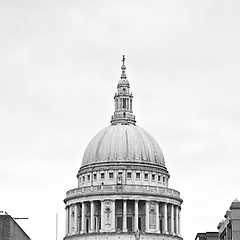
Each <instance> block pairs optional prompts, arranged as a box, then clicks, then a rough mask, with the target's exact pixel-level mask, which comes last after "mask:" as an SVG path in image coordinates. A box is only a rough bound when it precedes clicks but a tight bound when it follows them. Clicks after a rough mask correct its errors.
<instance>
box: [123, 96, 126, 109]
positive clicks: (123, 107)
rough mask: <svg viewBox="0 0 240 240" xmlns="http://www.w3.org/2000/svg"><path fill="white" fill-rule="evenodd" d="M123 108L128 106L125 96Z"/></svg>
mask: <svg viewBox="0 0 240 240" xmlns="http://www.w3.org/2000/svg"><path fill="white" fill-rule="evenodd" d="M123 108H126V98H123Z"/></svg>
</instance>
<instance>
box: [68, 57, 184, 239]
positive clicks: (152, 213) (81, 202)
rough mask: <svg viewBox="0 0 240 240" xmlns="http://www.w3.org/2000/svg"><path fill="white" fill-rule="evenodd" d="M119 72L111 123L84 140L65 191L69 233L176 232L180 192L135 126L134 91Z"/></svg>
mask: <svg viewBox="0 0 240 240" xmlns="http://www.w3.org/2000/svg"><path fill="white" fill-rule="evenodd" d="M124 62H125V58H123V65H122V75H121V79H120V80H119V82H118V86H117V93H116V94H115V96H114V106H115V111H114V115H113V116H112V118H111V126H109V127H107V128H105V129H103V130H102V131H101V132H100V133H98V134H97V135H96V136H95V137H94V138H93V140H92V141H91V142H90V143H89V145H88V147H87V148H86V151H85V153H84V156H83V160H82V166H81V168H80V169H79V171H78V174H77V178H78V187H77V188H75V189H72V190H69V191H68V192H67V196H66V198H65V199H64V202H65V204H66V236H65V240H68V239H73V240H75V239H76V240H77V239H79V240H80V239H86V240H93V239H108V240H115V239H118V240H119V239H126V240H127V239H138V233H140V239H146V240H147V239H149V240H150V239H151V240H153V239H158V240H173V239H178V240H179V239H182V238H181V204H182V199H181V198H180V193H179V192H178V191H176V190H174V189H170V188H169V187H168V184H169V178H170V174H169V173H168V171H167V168H166V166H165V160H164V157H163V154H162V151H161V149H160V147H159V145H158V143H157V142H156V140H155V139H154V138H153V137H152V136H151V135H150V134H149V133H147V132H146V131H145V130H143V129H141V128H139V127H138V126H136V120H135V116H134V115H133V111H132V100H133V96H132V93H131V92H130V85H129V82H128V80H127V78H126V73H125V70H126V66H125V64H124Z"/></svg>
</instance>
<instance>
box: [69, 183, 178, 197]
mask: <svg viewBox="0 0 240 240" xmlns="http://www.w3.org/2000/svg"><path fill="white" fill-rule="evenodd" d="M116 192H122V193H129V192H131V193H142V192H143V193H155V194H156V193H159V194H163V195H171V196H175V197H180V193H179V192H178V191H176V190H174V189H170V188H164V187H157V186H142V185H123V184H120V185H116V184H113V185H100V186H88V187H80V188H75V189H72V190H69V191H68V192H67V197H70V196H74V195H83V194H86V193H98V194H99V193H116Z"/></svg>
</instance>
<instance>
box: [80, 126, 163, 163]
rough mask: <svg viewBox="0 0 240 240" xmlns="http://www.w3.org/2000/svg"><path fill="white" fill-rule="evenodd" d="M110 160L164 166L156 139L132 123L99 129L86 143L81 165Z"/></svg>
mask: <svg viewBox="0 0 240 240" xmlns="http://www.w3.org/2000/svg"><path fill="white" fill-rule="evenodd" d="M111 161H114V162H115V161H131V162H132V161H135V162H146V163H155V164H159V165H162V166H165V161H164V157H163V154H162V151H161V149H160V147H159V145H158V143H157V142H156V140H155V139H154V138H153V137H152V136H151V135H150V134H149V133H147V132H146V131H145V130H143V129H142V128H140V127H138V126H135V125H133V124H129V125H123V124H117V125H111V126H109V127H106V128H104V129H103V130H102V131H100V132H99V133H98V134H97V135H96V136H95V137H94V138H93V139H92V140H91V142H90V143H89V144H88V146H87V148H86V150H85V153H84V156H83V160H82V166H84V165H89V164H93V163H100V162H111Z"/></svg>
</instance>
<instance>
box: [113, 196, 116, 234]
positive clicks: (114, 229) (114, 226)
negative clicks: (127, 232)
mask: <svg viewBox="0 0 240 240" xmlns="http://www.w3.org/2000/svg"><path fill="white" fill-rule="evenodd" d="M115 221H116V220H115V199H114V200H112V231H113V232H116V224H115Z"/></svg>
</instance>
